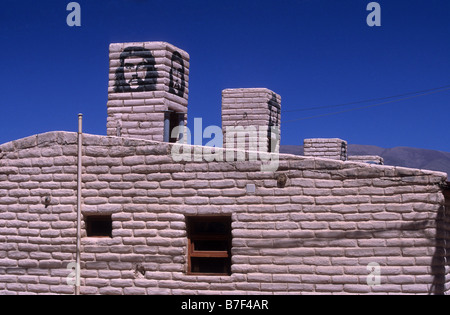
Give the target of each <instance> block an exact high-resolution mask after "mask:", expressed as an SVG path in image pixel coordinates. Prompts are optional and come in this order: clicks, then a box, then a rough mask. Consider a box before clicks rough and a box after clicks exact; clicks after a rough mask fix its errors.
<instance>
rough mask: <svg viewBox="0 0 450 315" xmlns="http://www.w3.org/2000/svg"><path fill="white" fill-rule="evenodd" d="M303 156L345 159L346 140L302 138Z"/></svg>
mask: <svg viewBox="0 0 450 315" xmlns="http://www.w3.org/2000/svg"><path fill="white" fill-rule="evenodd" d="M303 148H304V155H305V156H312V157H323V158H327V159H333V160H341V161H346V160H347V141H345V140H342V139H337V138H313V139H305V140H303Z"/></svg>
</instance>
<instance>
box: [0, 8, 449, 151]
mask: <svg viewBox="0 0 450 315" xmlns="http://www.w3.org/2000/svg"><path fill="white" fill-rule="evenodd" d="M69 2H70V1H69V0H54V1H51V0H41V1H35V0H20V1H18V0H2V8H1V10H0V40H1V42H2V49H0V58H1V60H2V61H3V62H2V76H1V79H0V80H1V84H0V95H1V98H0V106H1V111H0V113H1V115H0V126H1V127H0V130H1V133H0V143H4V142H8V141H12V140H15V139H19V138H22V137H26V136H30V135H33V134H37V133H42V132H47V131H53V130H66V131H76V128H77V114H78V113H79V112H82V113H83V114H84V131H85V132H87V133H92V134H102V135H103V134H106V102H107V85H108V46H109V43H112V42H131V41H166V42H169V43H172V44H174V45H175V46H177V47H179V48H181V49H183V50H185V51H187V52H188V53H189V54H190V56H191V65H190V82H189V85H190V94H189V112H188V116H189V121H188V126H192V124H193V120H194V118H199V117H201V118H203V125H204V127H206V126H207V125H218V126H220V125H221V118H220V110H221V91H222V90H223V89H226V88H241V87H266V88H269V89H271V90H273V91H275V92H277V93H278V94H280V95H281V97H282V103H281V106H282V116H281V144H302V143H303V139H304V138H313V137H333V138H334V137H339V138H342V139H345V140H347V141H348V142H349V143H351V144H368V145H377V146H381V147H385V148H390V147H396V146H410V147H416V148H427V149H435V150H441V151H447V152H450V134H449V131H448V130H449V128H448V124H449V117H450V90H448V89H447V90H433V92H439V93H434V94H428V95H423V96H418V95H419V94H420V93H418V94H410V93H413V92H417V91H425V90H431V89H434V88H436V87H442V86H449V85H450V75H449V74H450V58H449V57H450V1H448V0H414V1H411V0H409V1H406V0H395V1H394V0H390V1H387V0H380V1H377V2H378V3H379V4H380V6H381V23H382V25H381V27H369V26H368V25H367V23H366V17H367V15H368V14H369V12H368V11H366V6H367V4H368V3H369V2H370V1H369V0H341V1H336V0H258V1H255V0H227V1H222V0H172V1H165V0H95V1H94V0H79V1H77V2H78V3H79V4H80V5H81V24H82V25H81V27H69V26H67V24H66V17H67V15H68V14H69V12H68V11H66V6H67V4H68V3H69ZM401 94H408V96H407V97H403V98H408V99H405V100H401V101H398V102H389V103H386V104H382V105H379V106H373V107H369V106H371V105H373V104H378V103H383V102H385V101H372V102H367V103H358V104H352V105H346V106H339V107H332V106H334V105H339V104H346V103H352V102H359V101H363V100H369V99H379V98H385V97H390V96H394V95H401ZM411 96H418V97H414V98H411ZM388 100H389V101H392V100H395V98H394V99H388ZM364 106H366V107H367V108H361V109H357V110H352V111H347V110H349V109H355V108H359V107H364ZM311 107H325V108H321V109H315V110H307V111H305V110H302V109H307V108H311ZM340 111H345V112H342V113H339V114H333V115H328V114H330V113H334V112H340ZM324 114H325V116H323V115H324ZM317 116H319V117H317ZM308 117H311V118H308ZM305 118H307V119H305ZM192 129H193V128H192Z"/></svg>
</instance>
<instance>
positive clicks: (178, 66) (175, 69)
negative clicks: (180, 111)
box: [169, 52, 185, 97]
mask: <svg viewBox="0 0 450 315" xmlns="http://www.w3.org/2000/svg"><path fill="white" fill-rule="evenodd" d="M170 65H171V66H170V83H169V92H170V93H172V94H175V95H178V96H180V97H183V94H184V89H185V82H184V62H183V58H182V57H181V54H180V53H179V52H174V53H173V55H172V59H171V63H170Z"/></svg>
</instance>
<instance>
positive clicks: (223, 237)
mask: <svg viewBox="0 0 450 315" xmlns="http://www.w3.org/2000/svg"><path fill="white" fill-rule="evenodd" d="M194 222H221V223H226V224H229V226H228V230H227V231H226V234H210V235H205V234H203V235H198V234H195V233H193V232H194V231H192V230H193V227H192V225H193V223H194ZM186 227H187V239H188V257H187V258H188V259H187V268H188V269H187V274H188V275H193V276H230V275H231V240H232V236H231V217H230V216H205V217H203V216H191V217H186ZM198 241H224V242H225V243H226V247H227V248H226V250H196V249H195V244H196V242H198ZM192 258H225V259H227V262H226V269H227V270H228V271H227V272H223V273H213V272H211V273H207V272H195V271H192V268H193V264H192Z"/></svg>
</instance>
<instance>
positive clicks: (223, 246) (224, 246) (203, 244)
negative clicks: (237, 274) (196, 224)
mask: <svg viewBox="0 0 450 315" xmlns="http://www.w3.org/2000/svg"><path fill="white" fill-rule="evenodd" d="M192 243H193V244H194V250H195V251H202V250H203V251H227V250H228V241H210V240H194V241H192Z"/></svg>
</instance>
